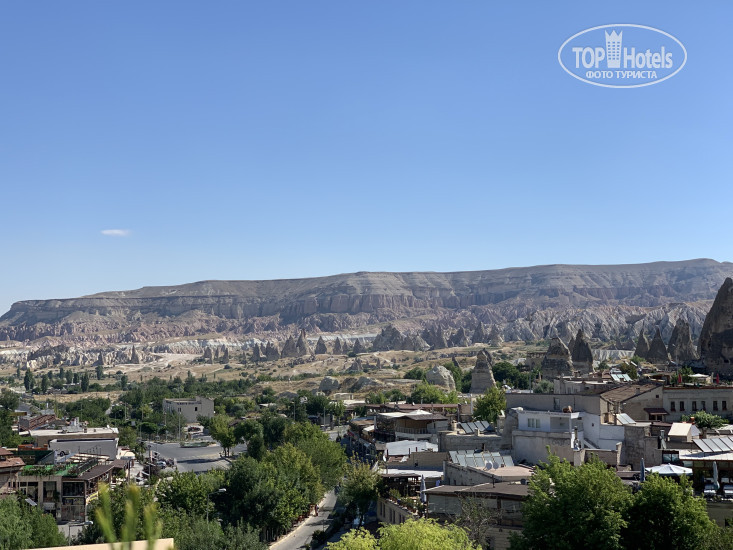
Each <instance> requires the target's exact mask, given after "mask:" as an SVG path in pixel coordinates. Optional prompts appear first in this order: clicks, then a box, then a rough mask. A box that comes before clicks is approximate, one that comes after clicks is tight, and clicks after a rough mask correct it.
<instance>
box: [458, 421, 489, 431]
mask: <svg viewBox="0 0 733 550" xmlns="http://www.w3.org/2000/svg"><path fill="white" fill-rule="evenodd" d="M459 426H460V427H461V429H462V430H463V431H464V432H465V433H467V434H472V433H476V430H478V431H479V432H487V431H493V428H491V425H490V424H489V423H488V422H486V421H485V420H478V421H476V422H461V423H460V424H459Z"/></svg>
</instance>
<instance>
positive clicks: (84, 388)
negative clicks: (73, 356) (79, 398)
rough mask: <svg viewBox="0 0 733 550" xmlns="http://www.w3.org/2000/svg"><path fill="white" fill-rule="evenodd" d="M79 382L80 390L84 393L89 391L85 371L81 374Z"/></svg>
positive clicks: (87, 376) (87, 375) (87, 377)
mask: <svg viewBox="0 0 733 550" xmlns="http://www.w3.org/2000/svg"><path fill="white" fill-rule="evenodd" d="M80 383H81V391H82V392H84V393H86V392H87V391H89V374H87V373H86V372H85V373H84V374H82V375H81V381H80Z"/></svg>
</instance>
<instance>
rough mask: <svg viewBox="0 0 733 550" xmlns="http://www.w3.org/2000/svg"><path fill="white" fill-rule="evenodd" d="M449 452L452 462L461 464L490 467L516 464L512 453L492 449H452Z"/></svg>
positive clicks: (473, 466)
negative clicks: (492, 450)
mask: <svg viewBox="0 0 733 550" xmlns="http://www.w3.org/2000/svg"><path fill="white" fill-rule="evenodd" d="M448 454H449V455H450V459H451V462H453V463H454V464H460V465H461V466H471V467H472V468H488V469H494V468H503V467H505V466H514V461H513V460H512V457H511V455H510V454H501V453H498V452H491V451H450V452H449V453H448Z"/></svg>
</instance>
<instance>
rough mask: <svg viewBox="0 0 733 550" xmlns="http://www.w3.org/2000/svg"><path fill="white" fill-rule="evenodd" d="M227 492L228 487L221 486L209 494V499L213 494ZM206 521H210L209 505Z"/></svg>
mask: <svg viewBox="0 0 733 550" xmlns="http://www.w3.org/2000/svg"><path fill="white" fill-rule="evenodd" d="M226 492H227V490H226V488H225V487H221V488H219V489H217V490H216V491H214V492H213V493H209V496H208V497H207V499H208V498H211V496H212V495H218V494H221V493H226ZM207 504H208V503H207ZM206 523H209V507H208V506H206Z"/></svg>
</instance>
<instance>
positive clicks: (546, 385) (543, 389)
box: [532, 380, 555, 393]
mask: <svg viewBox="0 0 733 550" xmlns="http://www.w3.org/2000/svg"><path fill="white" fill-rule="evenodd" d="M532 392H533V393H555V386H554V385H553V384H552V382H550V381H549V380H540V381H539V383H538V384H536V385H535V387H534V388H533V389H532Z"/></svg>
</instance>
